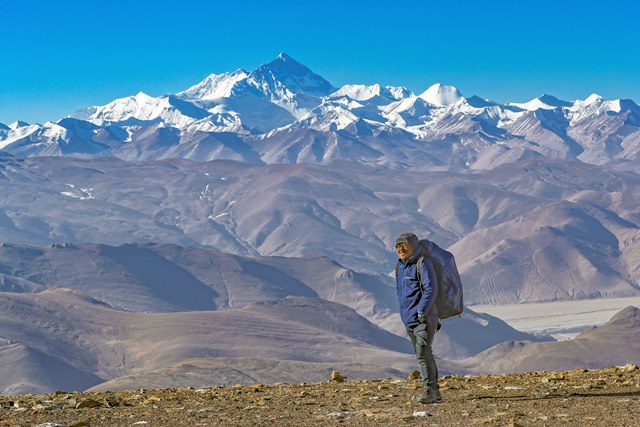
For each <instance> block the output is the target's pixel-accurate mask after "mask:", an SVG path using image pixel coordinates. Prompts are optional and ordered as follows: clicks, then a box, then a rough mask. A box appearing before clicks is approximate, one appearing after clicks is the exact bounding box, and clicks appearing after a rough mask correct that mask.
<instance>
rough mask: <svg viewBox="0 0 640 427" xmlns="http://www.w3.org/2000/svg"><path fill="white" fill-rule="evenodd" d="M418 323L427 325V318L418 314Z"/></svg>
mask: <svg viewBox="0 0 640 427" xmlns="http://www.w3.org/2000/svg"><path fill="white" fill-rule="evenodd" d="M418 322H420V323H427V318H426V317H425V316H424V315H423V314H418Z"/></svg>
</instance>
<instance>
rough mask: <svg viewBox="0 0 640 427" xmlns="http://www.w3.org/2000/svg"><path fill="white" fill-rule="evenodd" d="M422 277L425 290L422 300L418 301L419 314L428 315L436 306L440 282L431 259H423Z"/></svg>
mask: <svg viewBox="0 0 640 427" xmlns="http://www.w3.org/2000/svg"><path fill="white" fill-rule="evenodd" d="M420 278H421V280H422V289H423V292H422V298H420V302H419V303H418V314H419V315H422V316H427V317H428V315H429V314H428V313H430V312H431V311H432V310H433V309H434V307H435V303H436V298H437V296H438V282H437V278H436V271H435V269H434V268H433V264H431V261H429V260H428V259H427V258H424V259H423V261H422V268H421V270H420Z"/></svg>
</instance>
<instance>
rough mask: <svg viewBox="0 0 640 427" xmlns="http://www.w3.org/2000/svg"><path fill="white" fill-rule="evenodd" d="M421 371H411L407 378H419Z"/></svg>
mask: <svg viewBox="0 0 640 427" xmlns="http://www.w3.org/2000/svg"><path fill="white" fill-rule="evenodd" d="M420 376H421V375H420V371H413V372H411V373H410V374H409V375H408V376H407V379H408V380H417V379H419V378H420Z"/></svg>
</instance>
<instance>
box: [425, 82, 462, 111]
mask: <svg viewBox="0 0 640 427" xmlns="http://www.w3.org/2000/svg"><path fill="white" fill-rule="evenodd" d="M418 98H422V99H424V100H425V101H427V102H428V103H429V104H433V105H439V106H447V105H452V104H455V103H456V102H458V101H460V100H461V99H463V98H462V95H461V94H460V92H459V91H458V89H457V88H456V87H455V86H445V85H442V84H440V83H436V84H434V85H432V86H431V87H429V89H427V90H425V91H424V92H422V93H421V94H420V95H418Z"/></svg>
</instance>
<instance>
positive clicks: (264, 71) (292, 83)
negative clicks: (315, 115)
mask: <svg viewBox="0 0 640 427" xmlns="http://www.w3.org/2000/svg"><path fill="white" fill-rule="evenodd" d="M249 76H250V77H251V78H252V79H253V80H255V81H256V82H258V83H259V84H260V85H263V84H266V85H268V86H271V85H272V84H273V83H274V80H277V81H279V82H280V83H282V84H284V85H285V86H286V87H287V88H288V89H289V90H290V91H291V92H293V93H297V92H303V93H307V94H310V95H313V96H327V95H329V94H330V93H332V92H333V91H335V88H334V87H333V86H332V85H331V83H329V82H328V81H326V80H325V79H324V78H323V77H321V76H319V75H318V74H316V73H314V72H313V71H311V70H310V69H309V68H308V67H307V66H305V65H303V64H301V63H300V62H298V61H296V60H295V59H293V58H292V57H291V56H289V55H287V54H286V53H284V52H282V53H280V54H279V55H278V57H277V58H276V59H274V60H273V61H271V62H269V63H267V64H264V65H261V66H259V67H258V68H256V69H255V70H254V71H252V72H251V74H250V75H249Z"/></svg>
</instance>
